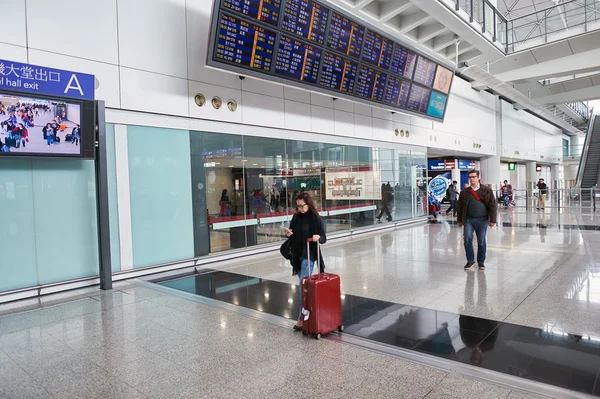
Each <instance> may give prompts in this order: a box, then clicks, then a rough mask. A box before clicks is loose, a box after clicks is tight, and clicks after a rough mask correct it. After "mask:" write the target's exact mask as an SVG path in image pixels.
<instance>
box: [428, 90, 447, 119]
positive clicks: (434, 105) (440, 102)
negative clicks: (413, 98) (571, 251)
mask: <svg viewBox="0 0 600 399" xmlns="http://www.w3.org/2000/svg"><path fill="white" fill-rule="evenodd" d="M447 101H448V96H447V95H445V94H441V93H437V92H435V91H434V92H433V93H431V99H430V100H429V107H428V108H427V115H429V116H433V117H434V118H440V119H442V118H443V117H444V112H445V111H446V102H447Z"/></svg>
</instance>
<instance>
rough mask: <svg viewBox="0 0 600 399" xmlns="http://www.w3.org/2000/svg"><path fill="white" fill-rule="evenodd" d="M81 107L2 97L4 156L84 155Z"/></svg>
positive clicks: (0, 121)
mask: <svg viewBox="0 0 600 399" xmlns="http://www.w3.org/2000/svg"><path fill="white" fill-rule="evenodd" d="M80 123H81V106H80V105H79V104H72V103H68V102H63V101H57V100H48V99H38V98H30V97H25V96H12V95H7V94H2V93H0V156H2V155H3V154H4V155H5V154H7V153H18V154H19V155H29V154H40V155H44V154H47V155H65V154H67V155H81V137H82V132H81V128H80V126H79V124H80Z"/></svg>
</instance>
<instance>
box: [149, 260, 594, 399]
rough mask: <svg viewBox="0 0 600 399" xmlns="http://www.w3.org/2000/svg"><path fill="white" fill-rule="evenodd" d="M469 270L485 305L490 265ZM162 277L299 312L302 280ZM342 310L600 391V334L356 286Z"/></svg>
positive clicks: (502, 367) (289, 313)
mask: <svg viewBox="0 0 600 399" xmlns="http://www.w3.org/2000/svg"><path fill="white" fill-rule="evenodd" d="M466 274H467V283H466V284H465V298H467V299H466V301H467V302H471V303H472V304H477V305H478V306H486V301H487V290H486V285H487V281H486V277H485V273H484V272H476V271H468V272H466ZM160 284H161V285H164V286H167V287H171V288H174V289H178V290H182V291H186V292H190V293H193V294H196V295H200V296H205V297H209V298H213V299H216V300H220V301H224V302H228V303H232V304H235V305H239V306H243V307H247V308H250V309H254V310H258V311H261V312H266V313H269V314H274V315H277V316H281V317H285V318H293V317H295V315H297V314H298V299H297V295H298V294H297V290H298V287H297V286H296V285H295V284H286V283H282V282H277V281H270V280H266V279H263V278H257V277H252V276H246V275H240V274H235V273H229V272H225V271H216V270H208V271H203V272H202V273H201V274H197V275H193V276H187V277H182V278H179V279H175V280H169V281H162V282H160ZM476 286H477V297H476V298H475V295H474V294H475V287H476ZM342 318H343V323H344V326H345V328H346V330H345V333H348V334H354V335H357V336H361V337H364V338H367V339H370V340H374V341H377V342H381V343H385V344H389V345H393V346H397V347H401V348H406V349H412V350H415V351H419V352H423V353H427V354H430V355H434V356H438V357H443V358H446V359H450V360H454V361H457V362H462V363H468V364H472V365H476V366H479V367H483V368H486V369H490V370H494V371H498V372H502V373H507V374H512V375H516V376H519V377H522V378H527V379H531V380H536V381H541V382H544V383H547V384H551V385H556V386H560V387H563V388H567V389H571V390H575V391H579V392H583V393H588V394H593V395H596V396H600V387H596V380H597V375H598V373H599V372H600V338H597V337H591V336H582V335H576V334H568V333H565V332H563V331H560V330H559V329H558V328H553V327H551V326H548V327H547V328H532V327H526V326H521V325H516V324H512V323H507V322H500V321H495V320H489V319H485V318H479V317H472V316H467V315H459V314H456V313H449V312H442V311H437V310H432V309H425V308H421V307H416V306H409V305H404V304H399V303H393V302H387V301H382V300H377V299H370V298H365V297H361V296H356V295H350V294H342Z"/></svg>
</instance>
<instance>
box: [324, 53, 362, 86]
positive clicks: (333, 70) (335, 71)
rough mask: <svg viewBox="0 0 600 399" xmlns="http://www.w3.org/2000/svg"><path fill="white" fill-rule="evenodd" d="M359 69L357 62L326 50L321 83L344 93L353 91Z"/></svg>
mask: <svg viewBox="0 0 600 399" xmlns="http://www.w3.org/2000/svg"><path fill="white" fill-rule="evenodd" d="M357 69H358V63H357V62H354V61H350V60H349V59H347V58H343V57H340V56H338V55H335V54H333V53H330V52H328V51H325V52H324V53H323V67H322V70H321V80H320V81H319V85H320V86H322V87H325V88H328V89H332V90H336V91H341V92H343V93H352V91H353V90H354V82H355V80H356V71H357Z"/></svg>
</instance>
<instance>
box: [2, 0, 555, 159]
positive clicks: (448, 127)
mask: <svg viewBox="0 0 600 399" xmlns="http://www.w3.org/2000/svg"><path fill="white" fill-rule="evenodd" d="M212 5H213V1H212V0H195V1H186V0H153V1H152V2H148V1H145V0H116V1H115V2H108V1H96V0H59V1H55V2H46V1H44V0H28V1H27V10H26V9H25V0H14V1H12V2H11V7H5V9H6V10H5V12H8V13H9V14H8V15H6V18H5V19H6V21H8V23H9V26H8V27H7V29H5V30H6V31H7V34H6V35H4V36H3V42H4V43H6V44H0V51H2V54H7V55H5V56H3V58H8V59H12V60H15V61H20V62H29V63H33V64H41V65H47V66H51V67H56V68H62V69H68V70H76V71H81V72H87V73H92V74H94V75H95V76H96V77H97V80H98V85H97V86H98V87H97V90H96V98H98V99H102V100H104V101H105V102H106V106H107V107H108V108H116V109H119V108H120V109H126V110H135V111H142V112H150V113H157V114H166V115H176V116H189V117H192V118H202V119H211V120H219V121H226V122H236V123H244V124H249V125H258V126H269V127H274V128H280V129H294V130H302V131H309V132H314V133H320V134H329V135H336V136H344V137H359V138H366V139H371V140H379V141H388V142H398V143H403V144H413V145H421V146H428V147H436V148H442V149H450V150H456V151H468V152H471V153H476V154H481V155H482V156H485V155H495V154H496V152H497V151H500V149H497V148H496V140H495V133H496V132H495V120H496V119H495V118H496V116H495V114H496V110H495V98H494V96H492V95H491V94H489V93H486V92H477V91H475V90H472V89H471V86H470V84H469V83H468V82H465V81H463V80H462V79H459V78H456V79H455V80H454V84H453V88H452V93H451V94H452V95H451V97H450V100H449V104H448V109H447V116H446V120H445V123H444V124H441V123H437V122H432V121H430V120H426V119H422V118H418V117H412V116H408V115H404V114H400V113H395V114H392V113H391V112H389V111H384V110H381V109H378V108H373V107H370V106H365V105H361V104H355V103H352V102H350V101H346V100H343V99H338V100H336V101H334V100H333V98H331V97H327V96H323V95H319V94H311V93H309V92H305V91H302V90H298V89H293V88H288V87H283V86H281V85H278V84H273V83H269V82H263V81H259V80H255V79H250V78H246V79H244V80H240V79H239V78H238V77H237V76H235V75H232V74H228V73H224V72H221V71H217V70H212V69H209V68H207V67H206V66H205V58H206V46H207V38H208V32H209V26H210V14H211V10H212ZM26 11H27V12H26ZM90 15H93V16H94V18H90ZM48 18H51V19H52V18H57V19H60V20H63V21H69V31H70V32H77V34H66V35H62V36H61V38H60V40H49V39H48V38H49V37H53V36H54V35H55V32H54V31H53V30H52V28H51V27H50V26H49V25H48V24H47V23H46V22H47V20H48ZM148 26H151V27H152V29H148V28H147V27H148ZM11 27H14V29H12V28H11ZM26 27H27V29H28V31H27V32H25V29H26ZM26 33H27V35H26ZM25 37H27V38H28V41H29V45H30V48H29V50H28V51H27V50H26V49H25V48H24V46H25ZM199 92H201V93H203V94H204V95H205V96H206V97H207V98H212V96H214V95H218V96H219V97H220V98H221V99H222V100H223V101H224V102H226V101H227V100H228V99H234V100H236V101H237V103H238V110H237V111H236V112H230V111H229V110H228V109H227V107H222V108H221V109H220V110H215V109H213V108H212V107H210V106H204V107H202V108H199V107H197V106H196V105H195V104H194V100H193V97H194V95H195V94H196V93H199ZM503 112H504V116H503V126H504V128H505V129H504V130H505V135H504V147H505V149H507V151H510V152H514V151H515V150H517V151H520V152H521V155H520V156H521V159H529V158H530V157H535V156H536V154H537V153H538V152H539V153H547V152H548V148H549V147H553V146H554V141H553V139H549V138H546V137H544V136H543V133H542V132H546V133H547V132H548V131H549V129H548V127H547V126H545V125H547V124H545V123H544V122H542V121H540V120H538V119H537V118H535V117H533V116H531V115H529V114H527V113H525V112H523V111H514V110H513V109H512V106H510V105H508V104H505V106H504V107H503ZM109 122H110V121H109ZM395 128H398V129H399V130H405V131H406V130H408V131H410V137H408V138H406V137H402V136H395V135H394V133H393V132H394V129H395ZM550 130H551V129H550ZM506 131H507V132H508V133H506ZM281 135H282V136H285V132H283V131H282V132H281ZM559 137H560V135H559ZM550 144H552V146H551V145H550ZM558 145H560V143H559V144H558ZM524 154H530V155H527V156H526V155H524ZM500 155H503V156H504V155H505V154H500Z"/></svg>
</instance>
